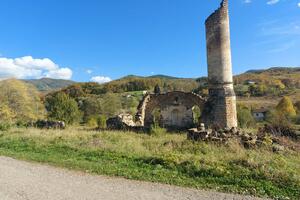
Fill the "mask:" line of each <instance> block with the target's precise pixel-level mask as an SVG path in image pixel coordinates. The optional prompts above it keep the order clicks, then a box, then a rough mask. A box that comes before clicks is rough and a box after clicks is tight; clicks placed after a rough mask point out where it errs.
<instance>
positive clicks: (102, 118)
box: [97, 115, 106, 129]
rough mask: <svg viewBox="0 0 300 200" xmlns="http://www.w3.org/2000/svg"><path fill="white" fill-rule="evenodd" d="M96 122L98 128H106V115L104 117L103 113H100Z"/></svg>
mask: <svg viewBox="0 0 300 200" xmlns="http://www.w3.org/2000/svg"><path fill="white" fill-rule="evenodd" d="M97 123H98V128H100V129H105V128H106V117H105V115H100V116H99V118H98V120H97Z"/></svg>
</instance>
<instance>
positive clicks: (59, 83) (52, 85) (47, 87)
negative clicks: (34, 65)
mask: <svg viewBox="0 0 300 200" xmlns="http://www.w3.org/2000/svg"><path fill="white" fill-rule="evenodd" d="M23 81H24V82H26V83H30V84H32V85H34V86H35V87H36V88H37V89H38V90H39V91H41V92H48V91H52V90H59V89H62V88H64V87H67V86H69V85H72V84H74V83H75V82H74V81H70V80H63V79H51V78H42V79H30V80H23Z"/></svg>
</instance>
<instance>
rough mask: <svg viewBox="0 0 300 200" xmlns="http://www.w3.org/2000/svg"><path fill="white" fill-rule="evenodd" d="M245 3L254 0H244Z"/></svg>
mask: <svg viewBox="0 0 300 200" xmlns="http://www.w3.org/2000/svg"><path fill="white" fill-rule="evenodd" d="M244 3H252V0H244Z"/></svg>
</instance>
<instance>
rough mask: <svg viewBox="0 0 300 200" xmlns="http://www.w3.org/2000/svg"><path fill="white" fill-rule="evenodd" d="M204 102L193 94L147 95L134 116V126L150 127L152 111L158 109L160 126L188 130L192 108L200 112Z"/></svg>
mask: <svg viewBox="0 0 300 200" xmlns="http://www.w3.org/2000/svg"><path fill="white" fill-rule="evenodd" d="M205 102H206V100H205V99H204V98H202V97H201V96H199V95H197V94H194V93H185V92H169V93H165V94H148V95H146V96H145V97H144V98H143V100H142V101H141V102H140V104H139V106H138V112H137V114H136V124H139V125H141V126H145V127H150V126H151V125H152V124H153V122H154V118H153V111H154V110H155V109H160V111H161V125H162V126H164V127H166V128H172V127H173V128H179V129H181V128H190V127H191V126H193V120H194V117H193V110H192V109H193V107H194V106H198V107H199V108H200V109H201V110H202V109H203V107H204V104H205Z"/></svg>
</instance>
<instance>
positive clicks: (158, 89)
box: [154, 84, 160, 94]
mask: <svg viewBox="0 0 300 200" xmlns="http://www.w3.org/2000/svg"><path fill="white" fill-rule="evenodd" d="M154 94H160V87H159V85H158V84H156V85H155V87H154Z"/></svg>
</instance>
